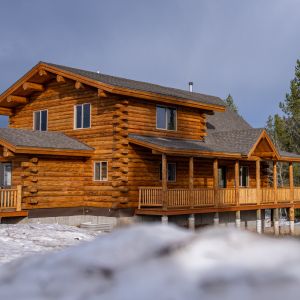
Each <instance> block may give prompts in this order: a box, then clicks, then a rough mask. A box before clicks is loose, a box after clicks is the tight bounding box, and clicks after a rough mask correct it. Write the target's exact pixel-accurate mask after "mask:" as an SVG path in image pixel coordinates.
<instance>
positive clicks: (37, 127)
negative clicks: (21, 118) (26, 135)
mask: <svg viewBox="0 0 300 300" xmlns="http://www.w3.org/2000/svg"><path fill="white" fill-rule="evenodd" d="M40 113H41V112H40V111H36V112H34V130H40Z"/></svg>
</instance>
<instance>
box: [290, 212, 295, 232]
mask: <svg viewBox="0 0 300 300" xmlns="http://www.w3.org/2000/svg"><path fill="white" fill-rule="evenodd" d="M289 220H290V235H294V234H295V209H294V207H290V208H289Z"/></svg>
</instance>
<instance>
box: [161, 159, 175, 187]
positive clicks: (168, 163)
mask: <svg viewBox="0 0 300 300" xmlns="http://www.w3.org/2000/svg"><path fill="white" fill-rule="evenodd" d="M168 165H175V180H169V179H168V178H169V171H168V170H169V168H168ZM160 170H161V172H162V163H160V164H159V173H160ZM160 175H161V176H162V174H159V177H160ZM159 180H160V181H162V180H161V179H160V178H159ZM176 180H177V163H176V162H167V182H171V183H172V182H176Z"/></svg>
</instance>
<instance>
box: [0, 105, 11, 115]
mask: <svg viewBox="0 0 300 300" xmlns="http://www.w3.org/2000/svg"><path fill="white" fill-rule="evenodd" d="M12 114H13V112H12V109H11V108H7V107H0V115H4V116H12Z"/></svg>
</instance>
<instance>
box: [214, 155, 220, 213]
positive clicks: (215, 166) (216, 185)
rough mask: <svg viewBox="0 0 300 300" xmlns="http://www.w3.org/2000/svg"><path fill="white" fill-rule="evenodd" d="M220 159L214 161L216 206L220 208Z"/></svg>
mask: <svg viewBox="0 0 300 300" xmlns="http://www.w3.org/2000/svg"><path fill="white" fill-rule="evenodd" d="M218 168H219V167H218V159H217V158H215V159H214V163H213V176H214V198H215V199H214V200H215V206H217V207H218V206H219V201H218V185H219V182H218Z"/></svg>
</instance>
